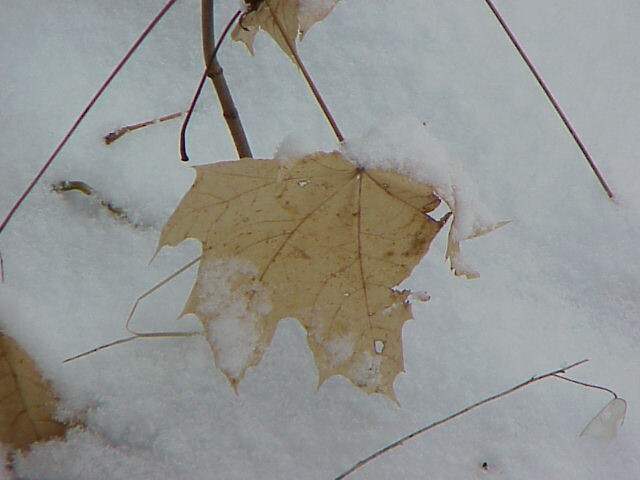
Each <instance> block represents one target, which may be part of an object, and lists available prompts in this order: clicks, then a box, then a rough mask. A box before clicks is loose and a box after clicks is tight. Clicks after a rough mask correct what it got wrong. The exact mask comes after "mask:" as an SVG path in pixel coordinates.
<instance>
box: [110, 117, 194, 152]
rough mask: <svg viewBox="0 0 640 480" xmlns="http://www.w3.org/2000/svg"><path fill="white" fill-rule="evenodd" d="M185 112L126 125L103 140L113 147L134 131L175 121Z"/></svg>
mask: <svg viewBox="0 0 640 480" xmlns="http://www.w3.org/2000/svg"><path fill="white" fill-rule="evenodd" d="M183 114H184V112H176V113H171V114H169V115H164V116H162V117H159V118H154V119H153V120H147V121H145V122H140V123H134V124H133V125H125V126H124V127H120V128H118V129H117V130H114V131H112V132H109V133H107V134H106V135H105V136H104V137H102V138H103V140H104V143H106V144H107V145H111V144H112V143H113V142H115V141H116V140H118V139H119V138H120V137H122V136H123V135H124V134H126V133H129V132H133V131H134V130H138V129H140V128H144V127H148V126H149V125H154V124H156V123H162V122H166V121H167V120H173V119H174V118H178V117H180V116H182V115H183Z"/></svg>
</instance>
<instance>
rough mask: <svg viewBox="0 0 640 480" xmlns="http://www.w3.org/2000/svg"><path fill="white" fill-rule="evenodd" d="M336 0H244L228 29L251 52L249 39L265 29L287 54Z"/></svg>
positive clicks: (251, 47) (251, 40) (328, 11)
mask: <svg viewBox="0 0 640 480" xmlns="http://www.w3.org/2000/svg"><path fill="white" fill-rule="evenodd" d="M337 2H338V0H260V1H257V2H256V1H247V2H245V3H246V4H247V6H248V11H247V13H245V14H244V15H243V16H242V17H241V19H240V21H239V22H238V25H236V27H235V28H234V30H233V31H232V32H231V38H233V39H234V40H237V41H241V42H243V43H244V44H245V45H246V46H247V48H248V49H249V51H250V52H251V54H253V41H254V39H255V36H256V34H257V33H258V30H259V29H262V30H264V31H265V32H267V33H268V34H269V35H271V37H272V38H273V39H274V40H275V42H276V43H277V44H278V46H279V47H280V48H281V49H282V51H284V52H285V53H286V54H287V55H289V56H290V57H293V55H292V52H291V49H293V50H295V49H296V37H297V36H298V34H299V35H300V38H302V37H303V36H304V34H305V33H306V32H307V31H308V30H309V29H310V28H311V26H312V25H313V24H314V23H316V22H319V21H320V20H322V19H324V18H325V17H326V16H327V15H328V14H329V13H330V12H331V10H332V9H333V7H334V6H335V4H336V3H337Z"/></svg>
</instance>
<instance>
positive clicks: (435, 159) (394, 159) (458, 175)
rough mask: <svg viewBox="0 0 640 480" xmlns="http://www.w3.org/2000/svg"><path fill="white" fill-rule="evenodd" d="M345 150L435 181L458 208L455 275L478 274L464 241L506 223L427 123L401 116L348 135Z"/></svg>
mask: <svg viewBox="0 0 640 480" xmlns="http://www.w3.org/2000/svg"><path fill="white" fill-rule="evenodd" d="M342 151H343V153H344V154H345V155H346V156H347V157H348V158H350V159H351V160H352V161H353V162H355V163H357V164H358V165H360V166H362V167H365V168H379V169H384V170H392V171H396V172H398V173H402V174H404V175H408V176H409V177H411V178H414V179H415V180H416V181H419V182H422V183H425V184H428V185H431V186H433V188H434V189H435V192H436V195H438V197H440V199H442V200H443V201H444V202H445V203H446V204H447V206H448V207H449V209H450V210H451V212H452V213H453V222H452V224H451V229H450V231H449V243H448V247H447V258H448V259H449V260H450V262H451V269H452V270H453V271H454V272H455V273H456V275H464V276H466V277H467V278H475V277H478V276H479V275H478V272H476V271H475V269H474V268H473V266H472V265H471V264H469V263H468V262H467V261H466V260H465V259H464V257H463V255H462V252H461V251H460V242H462V241H464V240H468V239H471V238H475V237H478V236H480V235H483V234H485V233H488V232H490V231H492V230H495V229H496V228H498V227H500V226H502V225H504V224H505V223H506V222H498V221H497V220H496V219H495V217H494V215H493V214H492V213H491V212H490V211H489V209H488V208H487V206H486V205H485V204H484V203H483V202H482V201H481V200H480V195H479V192H478V188H477V186H476V185H475V183H474V182H473V181H472V180H471V179H470V178H469V176H468V175H467V174H466V173H465V171H464V170H463V168H462V165H461V164H460V162H459V161H458V160H457V159H456V158H455V157H453V156H452V155H451V154H450V153H449V152H448V151H447V149H446V147H445V146H444V145H443V144H442V143H441V142H440V141H439V140H438V139H437V138H436V137H435V136H434V135H433V134H432V133H431V132H430V130H429V129H428V128H427V126H426V124H424V123H423V122H420V121H419V120H417V119H415V118H412V117H402V118H399V119H395V120H392V121H390V122H388V123H385V124H384V125H381V126H376V127H373V128H371V129H370V130H369V131H368V132H367V133H366V134H365V135H364V136H362V137H360V138H356V139H349V140H347V141H345V143H344V144H343V146H342Z"/></svg>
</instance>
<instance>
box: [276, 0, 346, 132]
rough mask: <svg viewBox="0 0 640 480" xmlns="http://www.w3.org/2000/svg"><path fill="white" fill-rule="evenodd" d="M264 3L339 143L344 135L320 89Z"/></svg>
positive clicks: (281, 26)
mask: <svg viewBox="0 0 640 480" xmlns="http://www.w3.org/2000/svg"><path fill="white" fill-rule="evenodd" d="M265 3H266V5H267V8H269V10H270V11H271V16H272V17H273V20H274V22H275V24H276V26H277V27H278V30H280V34H281V35H282V38H284V40H285V42H287V47H289V51H290V52H291V55H293V58H294V59H295V61H296V64H297V65H298V67H299V68H300V71H301V72H302V76H303V77H304V79H305V81H306V82H307V85H308V86H309V88H310V89H311V93H312V94H313V96H314V97H315V99H316V102H318V105H319V106H320V109H321V110H322V113H323V114H324V116H325V118H326V119H327V122H329V125H330V126H331V129H332V130H333V133H334V135H335V137H336V139H337V140H338V142H339V143H342V142H344V135H342V132H341V131H340V128H339V127H338V124H337V123H336V121H335V119H334V118H333V115H332V114H331V111H330V110H329V107H328V106H327V104H326V103H325V101H324V99H323V98H322V95H320V91H319V90H318V88H317V87H316V84H315V83H314V81H313V79H312V78H311V75H310V74H309V71H308V70H307V68H306V67H305V66H304V63H303V62H302V59H301V58H300V55H298V51H297V49H296V47H295V45H294V44H293V42H292V41H291V39H290V38H289V37H287V34H286V32H285V29H284V27H283V25H282V22H281V21H280V19H279V18H278V15H276V13H275V10H274V9H273V8H271V4H270V0H266V2H265Z"/></svg>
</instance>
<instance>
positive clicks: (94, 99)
mask: <svg viewBox="0 0 640 480" xmlns="http://www.w3.org/2000/svg"><path fill="white" fill-rule="evenodd" d="M175 2H176V0H169V1H168V2H167V3H166V4H165V5H164V7H162V9H161V10H160V11H159V12H158V13H157V14H156V16H155V17H154V18H153V20H152V21H151V23H149V25H148V26H147V28H145V29H144V31H143V32H142V33H141V34H140V36H139V37H138V38H137V39H136V41H135V42H133V45H131V47H130V48H129V50H128V51H127V53H126V54H125V55H124V57H122V59H121V60H120V61H119V62H118V64H117V65H116V67H115V68H114V69H113V70H112V71H111V73H110V74H109V76H108V77H107V79H106V80H105V81H104V83H103V84H102V85H101V86H100V88H99V89H98V91H97V92H96V93H95V94H94V95H93V97H92V98H91V100H89V103H87V105H86V106H85V107H84V110H82V112H81V113H80V115H78V117H77V118H76V120H75V121H74V122H73V125H72V126H71V128H69V130H68V131H67V133H66V134H65V136H64V137H63V138H62V140H61V141H60V143H59V144H58V146H57V147H56V148H55V150H54V151H53V153H52V154H51V156H50V157H49V158H48V159H47V161H46V162H45V163H44V165H43V166H42V168H40V170H39V171H38V173H37V174H36V176H35V177H34V178H33V180H31V183H30V184H29V185H28V186H27V188H26V189H25V190H24V192H22V195H20V198H18V200H17V201H16V202H15V203H14V205H13V206H12V207H11V210H9V213H8V214H7V216H6V217H5V219H4V220H3V221H2V224H0V234H1V233H2V232H3V231H4V229H5V227H6V226H7V224H8V223H9V221H10V220H11V218H12V217H13V215H14V214H15V213H16V212H17V211H18V208H20V205H22V202H24V200H25V199H26V198H27V196H28V195H29V194H30V193H31V190H33V188H34V187H35V186H36V185H37V183H38V181H40V178H42V176H43V175H44V174H45V172H46V171H47V170H48V169H49V167H50V166H51V164H52V163H53V161H54V160H55V159H56V157H57V156H58V154H59V153H60V151H61V150H62V148H63V147H64V146H65V145H66V144H67V142H68V141H69V139H70V138H71V136H72V135H73V134H74V132H75V131H76V129H77V128H78V126H79V125H80V123H82V121H83V120H84V117H86V115H87V113H89V110H91V108H93V106H94V105H95V103H96V102H97V101H98V99H99V98H100V97H101V96H102V94H103V93H104V92H105V90H106V89H107V87H108V86H109V84H110V83H111V82H112V81H113V79H114V78H115V77H116V75H118V73H119V72H120V70H122V67H124V65H125V64H126V63H127V61H128V60H129V59H130V58H131V56H132V55H133V53H134V52H135V51H136V50H137V49H138V47H139V46H140V44H141V43H142V42H143V40H144V39H145V38H146V37H147V35H149V33H150V32H151V30H153V28H154V27H155V26H156V25H157V23H158V22H159V21H160V20H161V19H162V17H164V15H165V14H166V13H167V12H168V11H169V9H170V8H171V7H172V6H173V4H174V3H175Z"/></svg>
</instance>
